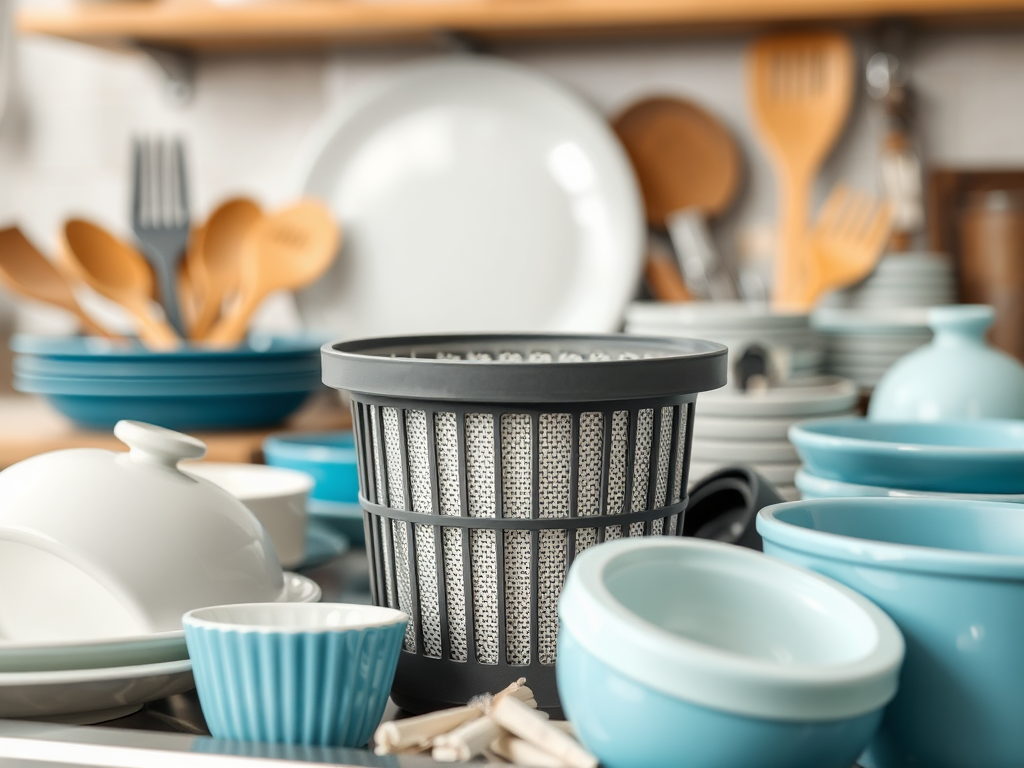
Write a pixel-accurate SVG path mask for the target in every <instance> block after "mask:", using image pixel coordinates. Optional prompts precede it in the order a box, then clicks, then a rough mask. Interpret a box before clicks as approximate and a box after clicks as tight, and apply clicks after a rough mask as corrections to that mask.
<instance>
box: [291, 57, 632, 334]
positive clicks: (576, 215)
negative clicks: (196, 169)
mask: <svg viewBox="0 0 1024 768" xmlns="http://www.w3.org/2000/svg"><path fill="white" fill-rule="evenodd" d="M301 155H302V156H301V158H300V160H299V162H298V163H297V167H296V170H295V173H294V178H295V182H294V184H293V191H294V192H295V193H296V194H299V195H313V196H316V197H321V198H323V199H324V200H326V201H327V202H328V204H329V205H330V207H331V210H332V211H333V212H334V213H335V215H336V216H337V218H338V220H339V222H340V223H341V225H342V226H343V227H344V228H345V229H346V231H347V232H348V233H349V235H350V236H349V237H346V238H345V245H344V247H343V249H342V252H341V254H340V257H339V258H338V259H337V261H336V262H335V263H334V265H333V266H332V267H331V269H330V270H329V271H328V273H327V274H326V275H325V276H324V277H323V278H321V279H320V280H319V281H318V282H317V283H316V284H315V285H313V286H311V287H310V288H308V289H306V290H304V291H302V292H300V293H299V294H298V296H297V302H298V307H299V311H300V313H301V315H302V318H303V321H304V324H305V326H306V327H308V328H314V329H318V330H322V331H327V332H330V333H333V334H336V335H338V334H340V335H343V336H344V337H345V338H356V337H365V336H376V335H388V334H396V333H403V332H405V333H408V332H417V333H424V332H458V331H474V332H478V331H502V330H504V331H507V330H511V329H515V330H519V331H611V330H614V329H616V328H617V327H618V326H619V323H620V322H621V319H622V312H623V310H624V309H625V306H626V304H627V302H628V301H629V299H630V298H631V295H632V293H633V286H634V285H635V284H636V281H637V280H638V278H639V275H640V269H641V263H642V254H643V243H644V239H645V236H646V228H645V226H644V216H643V204H642V200H641V197H640V191H639V188H638V186H637V183H636V179H635V177H634V175H633V171H632V168H631V166H630V163H629V159H628V157H627V156H626V154H625V152H624V151H623V149H622V146H621V145H620V143H619V141H618V140H617V139H616V137H615V135H614V134H613V133H612V131H611V129H610V127H609V126H608V124H607V121H606V120H605V118H604V117H603V116H602V115H601V114H599V113H598V112H597V111H595V110H594V109H593V108H592V107H590V105H588V104H586V103H585V102H584V101H583V100H582V99H580V98H579V97H578V96H577V95H576V94H574V93H572V92H571V91H569V90H568V89H567V88H565V87H564V86H562V85H561V84H559V83H557V82H555V81H553V80H551V79H549V78H547V77H546V76H544V75H542V74H541V73H539V72H537V71H536V70H531V69H528V68H526V67H523V66H520V65H517V64H513V63H510V62H508V61H504V60H501V59H497V58H488V57H482V56H475V57H451V58H447V59H440V60H435V61H417V62H415V63H414V64H412V65H410V66H408V67H406V68H405V69H403V70H401V71H399V72H397V73H396V74H394V75H392V76H390V77H388V78H386V79H385V80H384V81H383V82H380V83H379V84H377V85H376V86H375V87H373V88H372V89H370V90H368V91H366V92H364V94H363V95H362V96H361V97H358V98H355V99H348V100H346V103H345V105H344V106H343V107H342V108H341V110H340V111H338V112H336V113H334V114H333V115H331V116H329V117H327V118H326V119H325V120H324V121H323V123H322V124H321V125H320V126H319V127H318V128H317V129H316V131H315V134H314V136H313V137H312V138H311V139H310V141H309V142H308V144H307V146H306V147H305V149H304V150H303V151H302V153H301ZM481 243H486V244H487V245H486V251H487V253H486V256H485V257H482V254H481ZM510 264H515V265H516V268H515V269H512V270H510V269H509V268H508V266H509V265H510Z"/></svg>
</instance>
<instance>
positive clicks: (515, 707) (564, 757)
mask: <svg viewBox="0 0 1024 768" xmlns="http://www.w3.org/2000/svg"><path fill="white" fill-rule="evenodd" d="M488 717H489V718H491V719H492V720H494V721H495V722H496V723H498V724H499V725H500V726H501V727H503V728H504V729H505V730H507V731H509V732H510V733H511V734H513V735H514V736H518V737H519V738H521V739H523V740H524V741H528V742H530V743H531V744H533V745H534V746H535V747H539V748H540V749H542V750H544V751H545V752H547V753H549V754H551V755H553V756H554V757H556V758H558V759H560V760H561V761H562V762H563V763H564V764H565V765H566V766H569V768H597V758H595V757H594V756H593V755H591V754H590V753H589V752H587V751H586V750H585V749H583V747H581V746H580V744H579V742H577V741H576V740H575V739H574V738H572V736H569V735H568V734H567V733H565V732H564V731H562V730H561V729H560V728H558V727H555V726H552V725H551V724H550V723H548V722H547V719H546V718H545V717H544V716H543V713H541V712H538V711H537V710H535V709H531V708H530V707H528V706H527V705H526V704H524V703H523V702H521V701H519V700H518V699H515V698H512V697H511V696H506V697H505V698H503V699H502V700H501V701H499V702H497V703H496V704H495V705H494V706H493V707H491V709H490V711H489V712H488Z"/></svg>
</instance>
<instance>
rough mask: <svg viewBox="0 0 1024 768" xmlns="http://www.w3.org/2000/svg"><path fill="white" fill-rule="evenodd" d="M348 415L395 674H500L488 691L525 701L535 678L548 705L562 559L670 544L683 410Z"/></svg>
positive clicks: (463, 408) (682, 406) (361, 411)
mask: <svg viewBox="0 0 1024 768" xmlns="http://www.w3.org/2000/svg"><path fill="white" fill-rule="evenodd" d="M353 409H354V415H355V428H356V431H357V445H358V447H359V449H360V451H361V452H362V453H363V454H364V455H363V456H362V457H361V463H360V468H361V472H362V476H361V489H362V493H363V496H364V508H365V509H366V510H367V531H368V534H369V535H368V539H367V549H368V552H369V554H370V560H371V569H372V574H371V576H372V579H371V581H372V584H371V587H372V591H373V596H374V601H375V602H376V603H378V604H385V605H389V606H394V607H398V608H401V609H402V610H404V611H406V612H407V613H409V615H410V617H411V621H410V623H409V630H408V633H407V635H406V639H405V644H404V651H405V653H403V654H402V656H403V659H405V660H406V662H408V661H409V660H411V659H412V658H413V657H415V658H422V659H424V660H428V661H429V660H433V661H437V662H447V663H453V664H456V665H457V671H458V674H459V675H463V678H464V677H465V675H469V676H470V677H472V676H473V675H477V676H481V675H482V676H484V677H486V676H487V675H490V674H498V673H501V670H502V669H504V668H509V671H508V673H507V674H506V673H501V674H503V675H504V677H503V678H501V679H504V678H505V677H507V680H506V681H505V683H503V684H502V685H504V684H507V681H508V680H512V679H515V678H516V677H518V676H521V675H525V676H527V677H528V678H529V679H530V680H531V687H533V682H534V680H536V679H537V675H538V674H539V672H538V670H547V671H546V672H544V674H546V675H548V676H550V678H551V685H550V687H551V690H552V691H553V690H554V678H553V669H554V663H555V658H556V648H557V637H558V618H557V604H558V598H559V595H560V594H561V589H562V584H563V582H564V579H565V575H566V573H567V571H568V568H569V566H570V565H571V564H572V560H573V559H574V558H575V556H576V554H577V553H578V552H581V551H584V550H585V549H587V548H588V547H591V546H594V545H595V544H597V543H599V542H601V541H604V540H609V539H613V538H620V537H622V536H645V535H675V534H676V533H677V532H681V530H682V525H681V520H680V518H681V515H682V511H683V509H684V507H685V487H686V486H685V480H686V474H687V464H688V462H687V457H688V451H687V447H688V445H689V441H690V433H689V430H688V428H687V425H688V424H689V422H690V420H691V418H690V417H691V414H692V409H693V396H689V397H688V398H687V397H682V398H679V399H678V400H675V401H671V402H657V403H650V402H638V403H633V402H626V403H622V402H619V403H614V404H599V405H598V404H590V405H582V404H572V405H571V406H567V405H559V406H552V407H551V409H549V410H543V409H537V408H536V407H534V408H531V409H525V408H522V409H520V408H515V407H505V406H503V407H500V408H497V407H491V406H481V405H472V406H471V405H462V404H460V405H453V404H451V403H424V402H414V401H394V400H390V401H385V400H380V401H377V400H372V401H371V400H370V399H369V398H364V397H363V396H358V397H356V398H354V401H353ZM453 669H454V668H453ZM488 669H489V670H491V672H490V673H488V672H486V670H488ZM473 670H476V671H475V672H473ZM400 671H401V667H400ZM400 685H401V675H400V676H399V678H396V691H395V693H396V694H398V693H399V691H398V688H399V686H400ZM452 685H455V683H454V682H453V683H452ZM499 687H500V686H499ZM483 690H489V688H487V686H486V685H485V684H484V683H483V680H482V678H481V682H480V684H479V685H478V686H477V688H476V689H475V691H473V692H471V693H470V694H469V695H472V694H473V693H479V692H481V691H483ZM421 693H422V692H421ZM453 695H454V694H453ZM438 696H439V697H440V698H439V699H438V700H439V701H441V700H444V701H459V700H460V699H459V698H445V697H444V696H443V695H442V694H441V693H438ZM466 698H468V696H466ZM542 706H543V702H542Z"/></svg>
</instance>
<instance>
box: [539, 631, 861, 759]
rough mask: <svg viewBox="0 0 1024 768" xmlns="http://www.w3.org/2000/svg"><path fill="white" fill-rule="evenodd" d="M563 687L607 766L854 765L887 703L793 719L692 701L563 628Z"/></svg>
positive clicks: (572, 713) (569, 709) (571, 713)
mask: <svg viewBox="0 0 1024 768" xmlns="http://www.w3.org/2000/svg"><path fill="white" fill-rule="evenodd" d="M556 674H557V676H558V694H559V697H560V698H561V701H562V707H563V709H564V710H565V714H566V717H567V718H568V719H569V720H571V721H572V723H573V725H574V726H575V727H576V729H577V732H578V733H579V737H580V740H581V741H582V742H583V744H584V745H585V746H586V747H587V749H588V750H590V751H591V752H592V753H593V754H594V755H595V756H597V757H598V758H599V759H600V761H601V764H602V765H603V766H605V768H662V767H663V766H674V765H679V766H683V765H685V766H686V767H687V768H746V766H757V768H849V767H850V765H852V764H853V762H854V761H855V760H856V759H857V756H858V755H859V754H860V753H861V751H862V750H863V748H864V745H865V744H867V743H868V740H869V739H870V738H871V735H872V734H873V733H874V732H875V729H876V728H877V727H878V722H879V719H880V718H881V710H879V711H876V712H870V713H868V714H866V715H860V716H858V717H854V718H849V719H845V720H835V721H824V722H813V723H803V722H789V721H782V720H767V719H761V718H755V717H745V716H741V715H733V714H729V713H727V712H720V711H717V710H714V709H710V708H708V707H703V706H700V705H696V704H692V703H690V702H688V701H685V700H683V699H678V698H673V697H671V696H668V695H666V694H664V693H661V692H659V691H656V690H654V689H652V688H650V687H648V686H646V685H643V684H642V683H638V682H636V681H635V680H633V679H632V678H629V677H626V676H625V675H623V674H621V673H620V672H618V671H616V670H615V669H613V668H611V667H609V666H608V665H607V664H605V663H604V662H603V661H601V660H600V659H598V658H597V657H595V656H594V655H593V654H591V653H590V652H589V651H587V650H586V649H585V648H583V646H581V645H580V644H579V643H578V642H576V641H575V640H574V639H573V636H572V634H571V633H570V632H567V631H566V630H564V629H563V630H561V631H560V633H559V636H558V665H557V668H556Z"/></svg>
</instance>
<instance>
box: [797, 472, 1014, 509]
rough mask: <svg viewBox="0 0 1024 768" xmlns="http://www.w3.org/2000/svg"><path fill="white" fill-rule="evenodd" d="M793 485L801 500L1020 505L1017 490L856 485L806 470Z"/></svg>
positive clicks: (798, 474) (799, 473) (798, 473)
mask: <svg viewBox="0 0 1024 768" xmlns="http://www.w3.org/2000/svg"><path fill="white" fill-rule="evenodd" d="M795 483H796V487H797V488H799V489H800V492H801V493H802V494H803V498H805V499H845V498H854V497H872V496H875V497H884V496H889V497H892V498H926V499H950V500H956V499H959V500H961V501H996V502H1003V503H1005V504H1024V494H1021V493H941V492H939V491H912V490H909V489H906V488H885V487H882V486H879V485H857V484H856V483H844V482H841V481H839V480H829V479H828V478H825V477H818V476H817V475H815V474H812V473H811V472H808V471H807V470H806V469H801V470H800V471H798V472H797V473H796V480H795Z"/></svg>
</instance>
